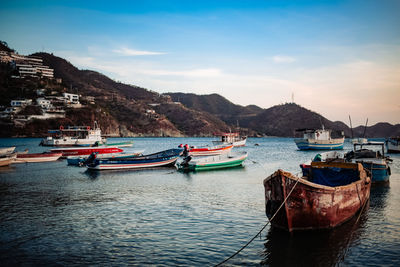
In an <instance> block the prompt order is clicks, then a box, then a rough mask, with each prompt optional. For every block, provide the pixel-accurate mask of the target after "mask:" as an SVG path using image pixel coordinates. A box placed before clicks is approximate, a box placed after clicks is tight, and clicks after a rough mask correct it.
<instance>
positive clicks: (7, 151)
mask: <svg viewBox="0 0 400 267" xmlns="http://www.w3.org/2000/svg"><path fill="white" fill-rule="evenodd" d="M14 150H15V146H10V147H1V148H0V156H6V155H9V154H12V153H13V152H14Z"/></svg>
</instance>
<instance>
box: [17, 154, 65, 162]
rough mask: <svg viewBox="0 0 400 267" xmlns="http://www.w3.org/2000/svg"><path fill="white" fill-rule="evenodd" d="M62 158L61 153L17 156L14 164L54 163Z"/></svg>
mask: <svg viewBox="0 0 400 267" xmlns="http://www.w3.org/2000/svg"><path fill="white" fill-rule="evenodd" d="M61 156H62V153H61V152H59V153H52V152H43V153H30V154H24V153H21V154H17V158H16V159H15V160H14V162H15V163H25V162H46V161H56V160H58V159H59V158H60V157H61Z"/></svg>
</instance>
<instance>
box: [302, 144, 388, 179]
mask: <svg viewBox="0 0 400 267" xmlns="http://www.w3.org/2000/svg"><path fill="white" fill-rule="evenodd" d="M365 147H367V148H365ZM313 161H322V162H353V163H361V164H362V165H363V167H364V169H366V170H368V171H369V172H370V173H371V180H372V183H387V182H389V177H390V174H391V170H390V166H389V163H390V162H392V159H390V158H389V157H387V156H385V144H384V143H383V142H367V143H355V144H354V150H353V151H350V152H347V153H345V154H343V153H339V152H337V151H329V152H324V153H320V154H317V155H316V156H315V157H314V159H313ZM302 166H303V169H304V170H306V169H307V168H309V167H310V163H306V164H303V165H302Z"/></svg>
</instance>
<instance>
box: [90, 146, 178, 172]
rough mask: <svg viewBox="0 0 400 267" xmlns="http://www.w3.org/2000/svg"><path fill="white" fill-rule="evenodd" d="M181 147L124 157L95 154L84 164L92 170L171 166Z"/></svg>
mask: <svg viewBox="0 0 400 267" xmlns="http://www.w3.org/2000/svg"><path fill="white" fill-rule="evenodd" d="M182 151H183V150H182V149H176V148H174V149H168V150H164V151H160V152H157V153H154V154H150V155H144V156H138V157H131V158H124V159H118V158H117V159H115V158H109V159H96V155H95V154H92V156H91V157H90V158H89V159H88V160H87V161H86V162H87V163H86V166H87V167H88V168H89V169H92V170H116V169H141V168H154V167H161V166H164V167H165V166H173V165H175V162H176V160H177V159H178V157H179V156H180V155H181V154H182Z"/></svg>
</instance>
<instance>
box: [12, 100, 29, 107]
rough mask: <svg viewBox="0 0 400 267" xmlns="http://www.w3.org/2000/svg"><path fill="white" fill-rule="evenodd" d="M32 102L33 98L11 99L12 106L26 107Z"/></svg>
mask: <svg viewBox="0 0 400 267" xmlns="http://www.w3.org/2000/svg"><path fill="white" fill-rule="evenodd" d="M31 104H32V99H21V100H11V107H25V106H28V105H31Z"/></svg>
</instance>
